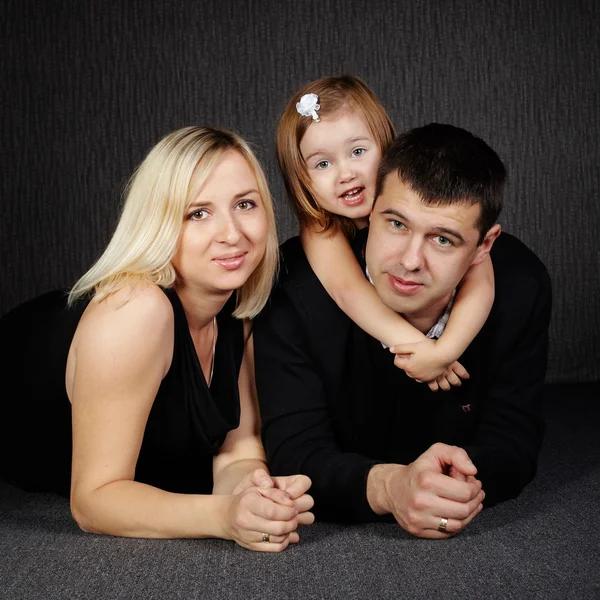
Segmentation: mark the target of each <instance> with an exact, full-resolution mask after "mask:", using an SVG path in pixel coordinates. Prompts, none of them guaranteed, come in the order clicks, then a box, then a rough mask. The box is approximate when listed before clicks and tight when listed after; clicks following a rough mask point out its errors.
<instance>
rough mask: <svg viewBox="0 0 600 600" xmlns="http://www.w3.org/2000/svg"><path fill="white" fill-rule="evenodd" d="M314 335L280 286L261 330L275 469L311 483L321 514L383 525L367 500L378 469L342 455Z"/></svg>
mask: <svg viewBox="0 0 600 600" xmlns="http://www.w3.org/2000/svg"><path fill="white" fill-rule="evenodd" d="M323 294H325V292H324V291H323ZM296 300H297V299H296ZM328 301H329V299H328ZM311 327H314V324H311V323H310V317H309V316H308V314H307V313H306V312H304V311H302V312H301V309H299V307H298V303H297V302H293V301H292V299H291V298H290V296H289V294H288V293H287V291H286V290H285V289H283V288H282V287H281V286H280V287H278V288H276V289H275V290H274V292H273V294H272V297H271V301H270V302H269V304H268V305H267V307H266V308H265V309H264V311H263V312H262V313H261V315H260V316H259V317H258V319H257V320H256V321H255V324H254V338H255V357H256V383H257V389H258V398H259V403H260V408H261V419H262V435H263V442H264V446H265V450H266V453H267V460H268V464H269V467H270V469H271V472H272V473H273V474H274V475H278V474H282V473H302V474H304V475H308V476H309V477H310V478H311V480H312V482H313V483H312V488H311V494H312V495H313V497H314V499H315V511H316V512H317V514H320V515H327V517H328V518H330V519H335V520H342V521H354V522H360V521H373V520H378V519H379V518H380V517H378V516H377V515H376V514H375V513H374V512H373V510H372V509H371V507H370V506H369V503H368V501H367V498H366V480H367V476H368V473H369V470H370V469H371V467H372V466H373V465H374V464H375V463H376V462H377V461H375V460H372V459H370V458H367V457H365V456H362V455H359V454H355V453H347V452H343V451H342V450H341V449H340V448H339V446H338V444H337V443H336V440H335V435H334V431H333V426H332V422H331V415H330V411H329V405H328V402H327V397H326V390H325V382H324V381H323V380H322V376H321V375H320V373H319V370H318V369H317V368H316V366H315V364H314V362H313V358H312V357H311V356H310V352H309V350H308V339H307V333H308V331H307V329H309V328H311ZM313 333H314V332H313ZM332 343H333V340H332ZM320 366H321V367H322V368H327V366H325V365H320Z"/></svg>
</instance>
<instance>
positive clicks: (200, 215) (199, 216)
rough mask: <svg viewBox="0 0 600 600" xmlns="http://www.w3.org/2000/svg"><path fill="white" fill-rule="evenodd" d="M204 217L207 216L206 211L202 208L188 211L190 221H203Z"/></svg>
mask: <svg viewBox="0 0 600 600" xmlns="http://www.w3.org/2000/svg"><path fill="white" fill-rule="evenodd" d="M206 217H208V212H207V211H206V210H205V209H204V208H199V209H198V210H195V211H194V212H193V213H190V216H189V219H190V220H191V221H203V220H204V219H206Z"/></svg>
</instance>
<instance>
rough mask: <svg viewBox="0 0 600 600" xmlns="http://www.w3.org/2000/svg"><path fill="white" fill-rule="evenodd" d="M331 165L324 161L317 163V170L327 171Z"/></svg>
mask: <svg viewBox="0 0 600 600" xmlns="http://www.w3.org/2000/svg"><path fill="white" fill-rule="evenodd" d="M330 164H331V163H330V162H329V161H328V160H322V161H321V162H319V163H317V166H316V168H317V169H326V168H327V167H328V166H329V165H330Z"/></svg>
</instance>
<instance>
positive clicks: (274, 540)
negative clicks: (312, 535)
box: [256, 531, 298, 544]
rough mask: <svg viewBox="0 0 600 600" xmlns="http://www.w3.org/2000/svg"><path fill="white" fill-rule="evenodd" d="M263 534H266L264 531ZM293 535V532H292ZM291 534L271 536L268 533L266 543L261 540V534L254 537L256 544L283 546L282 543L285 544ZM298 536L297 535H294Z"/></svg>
mask: <svg viewBox="0 0 600 600" xmlns="http://www.w3.org/2000/svg"><path fill="white" fill-rule="evenodd" d="M264 533H267V532H266V531H265V532H264ZM292 533H294V532H292ZM292 533H287V534H286V535H271V534H270V533H269V534H268V540H269V541H268V542H266V541H265V540H264V539H263V533H256V537H257V542H256V543H261V544H283V542H285V540H287V539H288V538H289V537H290V535H292ZM296 535H298V534H296Z"/></svg>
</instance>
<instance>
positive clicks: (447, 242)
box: [435, 235, 452, 246]
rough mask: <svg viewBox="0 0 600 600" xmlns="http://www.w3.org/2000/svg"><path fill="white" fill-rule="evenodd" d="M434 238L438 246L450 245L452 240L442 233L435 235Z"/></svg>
mask: <svg viewBox="0 0 600 600" xmlns="http://www.w3.org/2000/svg"><path fill="white" fill-rule="evenodd" d="M435 239H436V240H437V243H438V244H439V245H440V246H452V242H451V241H450V240H449V239H448V238H446V237H444V236H443V235H436V236H435Z"/></svg>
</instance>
